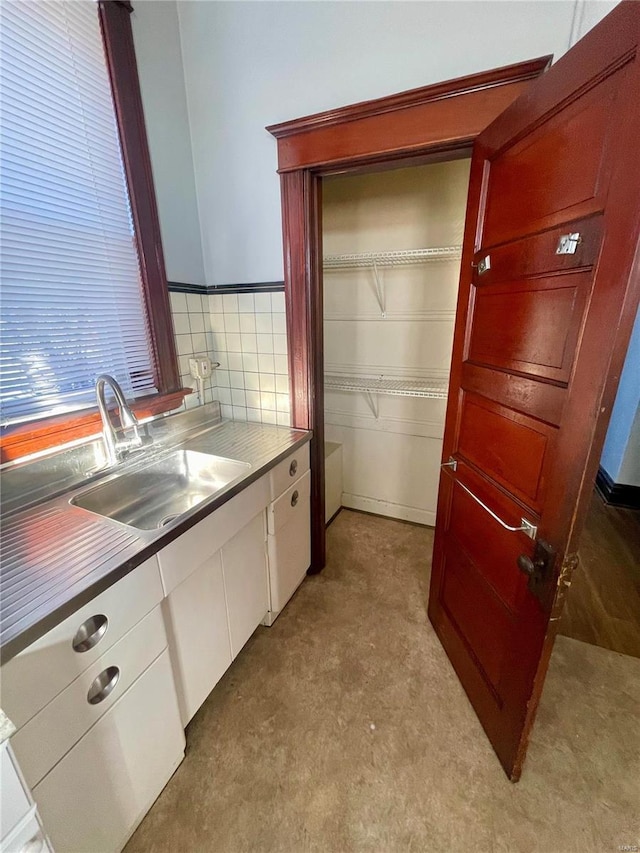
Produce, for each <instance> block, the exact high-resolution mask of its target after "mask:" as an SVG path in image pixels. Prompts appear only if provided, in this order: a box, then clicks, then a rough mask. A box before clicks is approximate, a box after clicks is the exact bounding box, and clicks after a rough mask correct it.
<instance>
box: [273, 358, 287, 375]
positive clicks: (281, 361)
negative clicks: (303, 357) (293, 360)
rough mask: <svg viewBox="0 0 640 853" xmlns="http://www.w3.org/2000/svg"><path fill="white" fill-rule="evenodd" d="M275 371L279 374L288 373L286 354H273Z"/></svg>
mask: <svg viewBox="0 0 640 853" xmlns="http://www.w3.org/2000/svg"><path fill="white" fill-rule="evenodd" d="M274 366H275V368H274V369H275V372H276V373H279V374H280V375H281V376H288V375H289V359H288V358H287V356H286V355H281V354H277V355H275V356H274Z"/></svg>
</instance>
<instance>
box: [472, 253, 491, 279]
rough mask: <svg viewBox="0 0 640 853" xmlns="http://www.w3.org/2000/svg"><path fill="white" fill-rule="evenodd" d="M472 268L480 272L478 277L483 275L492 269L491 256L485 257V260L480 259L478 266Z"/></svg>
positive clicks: (473, 265) (474, 265)
mask: <svg viewBox="0 0 640 853" xmlns="http://www.w3.org/2000/svg"><path fill="white" fill-rule="evenodd" d="M471 266H472V267H474V269H477V270H478V275H483V274H484V273H486V272H487V270H490V269H491V256H490V255H485V256H484V258H480V260H479V261H478V263H477V264H471Z"/></svg>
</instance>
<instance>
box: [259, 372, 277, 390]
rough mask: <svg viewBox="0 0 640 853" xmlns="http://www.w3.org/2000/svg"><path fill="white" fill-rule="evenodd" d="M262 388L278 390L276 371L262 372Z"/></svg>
mask: <svg viewBox="0 0 640 853" xmlns="http://www.w3.org/2000/svg"><path fill="white" fill-rule="evenodd" d="M260 390H261V391H275V390H276V377H275V373H261V374H260Z"/></svg>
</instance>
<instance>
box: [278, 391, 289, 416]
mask: <svg viewBox="0 0 640 853" xmlns="http://www.w3.org/2000/svg"><path fill="white" fill-rule="evenodd" d="M276 409H277V410H278V411H279V412H288V411H289V395H288V394H276Z"/></svg>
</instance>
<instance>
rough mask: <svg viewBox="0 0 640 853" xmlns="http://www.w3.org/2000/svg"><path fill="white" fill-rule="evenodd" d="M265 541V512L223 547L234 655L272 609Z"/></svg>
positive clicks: (225, 583)
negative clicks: (270, 607) (270, 605)
mask: <svg viewBox="0 0 640 853" xmlns="http://www.w3.org/2000/svg"><path fill="white" fill-rule="evenodd" d="M265 543H266V531H265V518H264V512H261V513H260V514H259V515H256V517H255V518H254V519H253V520H252V521H251V522H250V523H249V524H247V526H246V527H243V528H242V530H241V531H240V532H239V533H238V534H236V536H234V537H233V539H231V540H230V541H229V542H227V544H226V545H225V546H224V547H223V549H222V566H223V572H224V586H225V592H226V599H227V613H228V616H229V634H230V636H231V654H232V656H233V657H234V658H235V657H236V655H237V654H238V652H239V651H240V649H241V648H242V647H243V646H244V644H245V643H246V642H247V640H248V639H249V637H250V636H251V635H252V634H253V632H254V631H255V629H256V628H257V627H258V625H259V624H260V623H261V622H262V620H263V619H264V618H265V616H266V614H267V611H268V609H269V586H268V570H267V554H266V546H265Z"/></svg>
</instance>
